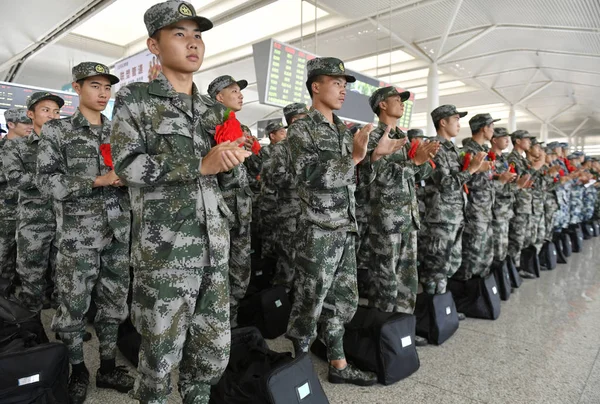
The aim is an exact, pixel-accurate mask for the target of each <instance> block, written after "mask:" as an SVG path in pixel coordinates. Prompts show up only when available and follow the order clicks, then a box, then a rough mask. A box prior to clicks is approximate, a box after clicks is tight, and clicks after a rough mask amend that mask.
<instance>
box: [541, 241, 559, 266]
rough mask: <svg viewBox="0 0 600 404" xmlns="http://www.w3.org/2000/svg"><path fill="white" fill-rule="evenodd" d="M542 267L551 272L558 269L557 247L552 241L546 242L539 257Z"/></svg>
mask: <svg viewBox="0 0 600 404" xmlns="http://www.w3.org/2000/svg"><path fill="white" fill-rule="evenodd" d="M539 260H540V265H543V266H545V267H546V269H548V270H549V271H551V270H553V269H555V268H556V264H557V262H558V255H557V253H556V246H555V245H554V243H553V242H552V241H546V242H545V243H544V245H543V247H542V251H540V255H539Z"/></svg>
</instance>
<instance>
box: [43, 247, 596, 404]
mask: <svg viewBox="0 0 600 404" xmlns="http://www.w3.org/2000/svg"><path fill="white" fill-rule="evenodd" d="M51 316H52V312H51V311H46V312H45V313H44V321H45V323H46V326H49V323H50V321H51ZM90 331H93V329H92V328H90ZM270 345H271V347H272V348H273V349H276V350H288V349H291V344H289V343H288V342H287V341H286V340H284V339H282V338H280V339H277V340H275V341H271V342H270ZM85 347H86V352H85V354H86V358H87V361H88V364H89V367H90V369H91V370H92V369H94V370H95V369H96V368H97V366H98V362H99V360H98V342H97V339H96V338H93V339H92V341H90V342H88V343H86V345H85ZM418 352H419V357H420V359H421V369H420V370H419V371H418V372H417V373H415V374H414V375H413V376H412V377H410V378H408V379H407V380H404V381H401V382H399V383H397V384H395V385H393V386H387V387H384V386H376V387H370V388H365V387H352V386H341V385H332V384H329V383H328V382H327V381H325V380H326V366H325V363H324V362H322V361H321V360H319V359H317V358H314V363H315V366H316V368H317V371H318V372H319V375H320V376H321V379H322V380H323V382H322V383H323V387H324V389H325V392H326V393H327V395H328V397H329V400H330V402H331V403H332V404H364V403H369V404H386V403H389V404H392V403H393V404H401V403H410V404H417V403H418V404H421V403H424V404H435V403H440V404H442V403H443V404H452V403H456V404H467V403H498V404H521V403H522V404H534V403H543V404H554V403H556V404H598V403H600V360H599V358H600V239H594V240H591V241H587V242H586V243H585V246H584V251H583V252H582V253H580V254H574V255H573V256H572V257H571V258H570V260H569V264H568V265H559V266H558V268H557V269H556V270H554V271H549V272H543V273H542V277H541V278H540V279H538V280H526V281H525V282H524V284H523V285H522V286H521V288H519V289H518V290H517V291H516V292H515V293H514V294H513V296H511V299H510V300H509V301H508V302H503V303H502V314H501V316H500V318H499V319H498V320H496V321H485V320H473V319H467V320H465V321H463V322H461V324H460V329H459V330H458V331H457V333H456V334H455V335H454V336H453V337H452V338H451V339H450V340H449V341H447V342H446V343H445V344H444V345H442V346H440V347H436V346H428V347H424V348H419V350H418ZM119 361H120V362H122V363H125V360H124V359H122V358H119ZM94 373H95V372H94ZM92 378H93V377H92ZM91 386H92V387H91V389H90V392H89V395H88V397H89V398H88V401H87V403H102V404H107V403H110V404H113V403H114V404H118V403H133V402H134V401H133V400H131V399H129V398H128V397H127V396H126V395H123V394H118V393H113V392H112V391H107V390H96V389H95V387H94V381H93V380H92V384H91ZM169 402H170V403H179V402H181V399H180V398H179V396H178V395H177V393H175V394H173V396H172V397H171V398H170V401H169Z"/></svg>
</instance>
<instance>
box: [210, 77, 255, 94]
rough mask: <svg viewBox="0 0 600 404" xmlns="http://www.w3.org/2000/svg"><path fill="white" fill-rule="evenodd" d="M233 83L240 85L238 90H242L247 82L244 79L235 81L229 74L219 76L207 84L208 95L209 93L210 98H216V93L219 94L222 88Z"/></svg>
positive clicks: (246, 85)
mask: <svg viewBox="0 0 600 404" xmlns="http://www.w3.org/2000/svg"><path fill="white" fill-rule="evenodd" d="M233 84H237V85H238V86H239V87H240V90H243V89H244V88H246V87H248V82H247V81H246V80H238V81H236V80H235V79H234V78H233V77H231V76H227V75H225V76H219V77H217V78H216V79H214V80H213V81H211V83H210V84H209V85H208V90H207V92H208V95H210V97H211V98H212V99H216V98H217V94H219V93H220V92H221V91H222V90H223V89H225V88H227V87H229V86H231V85H233Z"/></svg>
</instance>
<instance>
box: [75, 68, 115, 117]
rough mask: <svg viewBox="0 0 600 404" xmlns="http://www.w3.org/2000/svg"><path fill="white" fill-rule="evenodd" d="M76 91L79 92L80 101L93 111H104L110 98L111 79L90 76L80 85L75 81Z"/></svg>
mask: <svg viewBox="0 0 600 404" xmlns="http://www.w3.org/2000/svg"><path fill="white" fill-rule="evenodd" d="M72 85H73V88H74V89H75V92H77V94H79V103H80V104H81V105H83V106H85V107H87V108H89V109H91V110H92V111H97V112H102V111H104V109H105V108H106V104H108V99H109V98H110V89H111V84H110V80H109V79H108V78H106V77H104V76H94V77H88V78H87V79H85V80H84V81H83V83H82V85H79V84H78V83H73V84H72Z"/></svg>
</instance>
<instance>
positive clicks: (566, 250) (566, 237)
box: [560, 229, 573, 258]
mask: <svg viewBox="0 0 600 404" xmlns="http://www.w3.org/2000/svg"><path fill="white" fill-rule="evenodd" d="M560 235H561V244H562V250H563V254H564V255H565V257H567V258H568V257H570V256H571V255H572V254H573V243H572V242H571V235H570V234H569V230H567V229H565V230H563V231H562V232H561V233H560Z"/></svg>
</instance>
